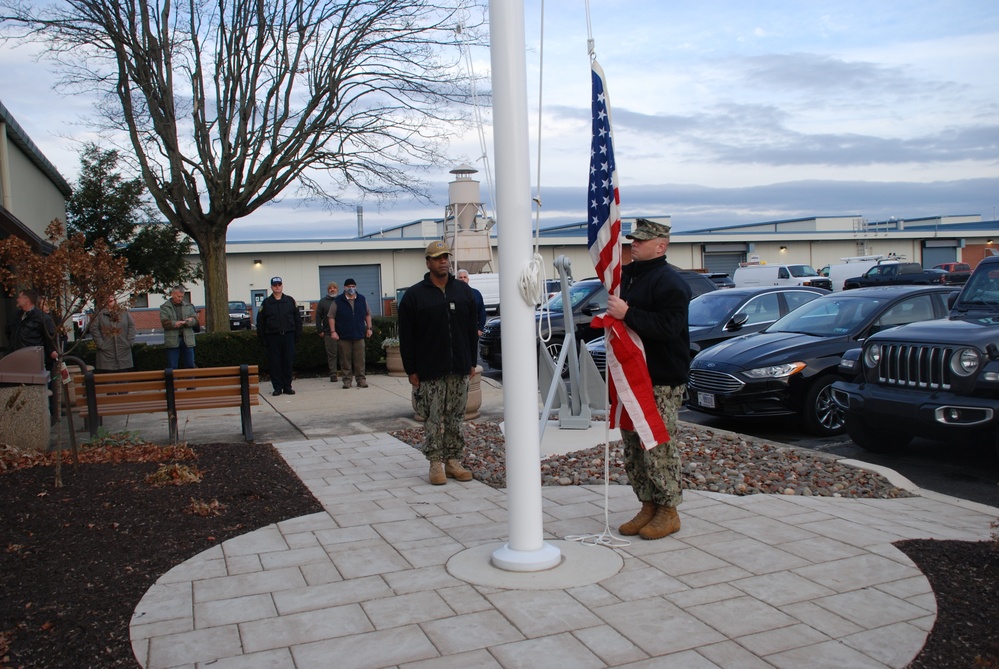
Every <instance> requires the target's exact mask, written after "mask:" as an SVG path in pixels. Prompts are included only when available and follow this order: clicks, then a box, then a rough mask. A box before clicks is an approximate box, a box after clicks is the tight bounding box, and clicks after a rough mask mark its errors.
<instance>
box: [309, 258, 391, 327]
mask: <svg viewBox="0 0 999 669" xmlns="http://www.w3.org/2000/svg"><path fill="white" fill-rule="evenodd" d="M347 279H353V280H354V281H356V282H357V291H358V292H359V293H361V295H364V299H366V300H367V301H368V309H370V310H371V315H372V316H382V315H383V314H382V273H381V265H327V266H325V267H323V266H320V267H319V290H318V294H319V295H325V294H326V284H328V283H329V282H330V281H336V284H337V285H338V286H340V292H341V293H342V292H343V282H344V281H346V280H347Z"/></svg>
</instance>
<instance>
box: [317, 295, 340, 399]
mask: <svg viewBox="0 0 999 669" xmlns="http://www.w3.org/2000/svg"><path fill="white" fill-rule="evenodd" d="M338 290H339V286H337V285H336V281H330V282H329V283H328V284H326V295H324V296H323V299H321V300H319V304H317V305H316V330H317V331H318V332H319V337H320V339H322V340H323V345H324V346H325V348H326V365H327V366H328V367H329V368H330V383H336V368H337V364H336V359H337V348H338V347H339V342H338V341H337V340H336V338H335V337H334V336H333V334H334V328H333V327H332V323H333V319H334V318H336V302H335V300H336V294H337V291H338Z"/></svg>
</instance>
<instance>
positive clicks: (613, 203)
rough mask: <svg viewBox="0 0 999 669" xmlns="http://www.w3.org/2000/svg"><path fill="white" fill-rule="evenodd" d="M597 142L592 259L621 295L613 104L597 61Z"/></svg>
mask: <svg viewBox="0 0 999 669" xmlns="http://www.w3.org/2000/svg"><path fill="white" fill-rule="evenodd" d="M592 79H593V139H592V143H591V144H590V188H589V200H590V206H589V208H588V211H589V224H588V225H587V236H588V240H589V248H590V257H591V258H593V265H594V267H596V269H597V276H599V277H600V278H601V279H602V280H603V282H604V285H605V286H607V290H608V291H609V292H610V293H612V294H614V295H618V294H619V293H620V291H621V213H620V204H621V197H620V194H619V193H618V190H617V165H616V164H615V163H614V142H613V138H612V136H611V125H610V102H609V100H608V99H607V89H606V88H605V87H604V71H603V70H602V69H601V67H600V65H599V64H598V63H597V61H596V60H594V61H593V73H592Z"/></svg>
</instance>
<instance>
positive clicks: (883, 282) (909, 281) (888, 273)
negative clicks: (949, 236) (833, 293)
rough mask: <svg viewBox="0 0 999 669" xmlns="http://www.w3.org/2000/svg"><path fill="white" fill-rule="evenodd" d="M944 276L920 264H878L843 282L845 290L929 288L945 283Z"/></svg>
mask: <svg viewBox="0 0 999 669" xmlns="http://www.w3.org/2000/svg"><path fill="white" fill-rule="evenodd" d="M943 277H944V274H943V273H941V272H938V271H935V270H925V269H923V266H922V265H920V264H919V263H918V262H891V263H878V264H877V265H875V266H874V267H872V268H870V269H869V270H867V271H866V272H864V273H863V274H861V275H860V276H854V277H852V278H849V279H847V280H846V281H844V282H843V290H853V289H855V288H867V287H872V286H907V285H917V286H928V285H932V284H938V285H939V284H941V283H943Z"/></svg>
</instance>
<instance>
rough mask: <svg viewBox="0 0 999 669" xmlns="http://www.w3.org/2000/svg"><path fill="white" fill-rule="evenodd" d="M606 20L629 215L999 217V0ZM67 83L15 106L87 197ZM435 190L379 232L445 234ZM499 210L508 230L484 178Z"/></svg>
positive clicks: (832, 4) (578, 23) (565, 115)
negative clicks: (430, 221)
mask: <svg viewBox="0 0 999 669" xmlns="http://www.w3.org/2000/svg"><path fill="white" fill-rule="evenodd" d="M545 7H546V12H547V15H546V17H545V23H544V36H545V39H544V49H543V53H544V63H543V76H542V78H541V81H542V84H543V85H542V86H541V87H540V91H539V73H540V72H541V63H540V55H541V51H542V50H541V48H540V47H541V42H540V34H541V16H540V2H538V1H537V0H528V2H527V4H526V8H525V18H526V37H527V42H528V54H527V61H528V82H527V90H528V97H529V104H530V109H529V111H528V117H529V119H530V123H531V127H532V137H531V138H530V143H531V152H532V159H531V165H532V169H534V168H535V167H536V166H537V164H538V161H537V156H536V151H537V148H538V137H537V135H538V129H537V126H538V101H539V97H540V99H541V131H540V136H541V140H540V151H541V161H540V164H541V170H540V171H541V174H540V183H541V199H542V202H543V208H542V221H543V224H546V225H547V224H556V223H565V222H574V221H580V220H582V219H583V218H584V216H585V205H586V199H585V184H586V172H587V165H588V161H589V137H588V133H589V124H590V121H589V105H590V100H589V98H590V90H589V88H590V80H589V60H588V57H587V23H586V11H585V3H584V2H583V0H546V3H545ZM590 17H591V24H592V33H593V38H594V41H595V49H596V55H597V58H598V60H599V61H600V63H601V65H602V67H603V69H604V71H605V73H606V76H607V84H608V89H609V92H610V98H611V106H612V114H613V116H612V119H613V127H614V133H615V142H616V156H617V163H618V170H619V176H620V184H621V198H622V214H623V215H625V216H638V215H647V216H656V215H667V214H668V215H671V216H672V217H673V224H674V228H675V229H678V230H689V229H696V228H702V227H708V226H719V225H730V224H736V223H746V222H757V221H768V220H777V219H785V218H795V217H802V216H814V215H819V216H823V215H859V216H863V217H866V218H868V219H870V220H881V219H885V218H888V217H891V216H895V217H899V218H908V219H911V218H916V217H922V216H935V215H947V214H981V215H982V216H983V218H984V219H994V218H995V211H996V208H997V207H999V73H997V72H999V68H997V67H996V63H999V5H997V4H996V2H995V1H994V0H952V1H948V2H942V1H940V0H936V1H920V0H908V1H907V2H896V1H894V0H875V1H874V2H871V0H865V1H862V2H861V1H854V0H836V1H818V0H816V1H809V0H804V1H802V0H797V1H791V0H769V1H767V0H760V1H758V2H753V3H746V2H743V1H741V0H731V1H729V0H718V1H709V2H702V3H662V2H650V1H649V0H592V1H591V6H590ZM474 69H475V73H476V74H479V75H485V74H488V69H489V53H488V51H487V50H485V49H483V50H481V51H480V52H477V53H475V54H474ZM48 70H49V66H48V65H46V64H45V63H44V62H42V63H35V62H34V61H33V60H32V58H31V53H30V51H29V50H28V49H24V48H21V49H13V50H12V49H11V48H9V47H0V100H2V101H3V103H4V104H5V105H6V106H7V108H8V110H9V111H10V112H11V113H12V114H13V115H14V117H15V118H16V119H17V120H18V122H20V123H21V125H22V126H23V127H24V128H25V129H26V131H27V132H28V134H29V135H30V136H31V137H32V139H33V140H34V141H35V143H36V144H37V145H38V146H39V147H40V148H41V150H42V151H43V153H45V155H46V156H47V157H48V158H49V159H50V160H51V161H52V162H53V163H54V164H55V166H56V167H57V168H58V169H59V171H60V172H61V173H62V174H63V175H64V176H65V177H66V178H67V179H68V180H69V181H70V182H72V181H74V180H75V179H76V176H77V172H78V165H79V154H78V151H79V141H80V140H92V139H94V136H93V135H92V134H91V133H90V131H89V129H88V128H87V126H86V125H85V124H81V122H80V119H84V118H85V117H86V115H87V114H88V112H89V101H88V100H87V99H85V98H82V97H65V96H62V95H60V94H59V93H57V92H56V91H54V90H52V88H51V82H52V81H54V77H53V76H52V75H51V73H50V72H49V71H48ZM484 118H485V120H486V127H485V128H484V132H485V135H486V137H487V139H488V141H487V145H486V147H485V156H486V160H491V159H492V156H493V154H494V151H493V147H492V144H491V142H492V134H491V131H490V127H489V125H488V122H489V118H490V117H489V114H488V111H487V112H486V113H485V116H484ZM452 149H453V154H454V163H455V164H458V163H462V162H471V163H473V164H476V165H479V166H481V165H482V156H483V149H482V148H481V147H480V144H479V141H478V136H477V133H470V134H469V135H468V136H466V137H456V138H455V140H454V142H453V145H452ZM480 176H482V175H480ZM430 178H431V179H433V180H434V181H435V182H436V184H435V187H434V189H433V194H434V196H435V198H436V203H435V204H433V205H429V206H428V205H425V204H422V203H416V202H411V201H408V200H402V201H398V202H395V203H393V204H392V205H390V206H382V207H381V208H380V209H379V207H378V205H377V203H374V202H364V203H361V202H358V204H363V206H364V221H365V224H364V229H365V232H374V231H377V230H378V229H380V228H387V227H391V226H394V225H397V224H400V223H404V222H408V221H411V220H415V219H418V218H427V217H440V216H442V215H443V207H444V205H445V203H446V198H447V182H448V181H449V180H450V178H451V176H450V175H449V174H447V171H446V170H442V171H441V173H440V174H439V175H436V176H434V175H431V176H430ZM537 182H538V175H536V174H532V176H531V183H532V184H535V183H537ZM483 198H484V199H485V200H486V201H487V206H488V208H489V213H494V211H493V210H492V208H491V205H489V203H490V202H491V198H490V197H489V195H488V193H487V188H486V182H485V179H483ZM277 223H279V224H280V225H276V224H277ZM500 225H502V221H501V222H500ZM356 232H357V220H356V215H355V212H354V211H353V210H352V209H351V210H348V211H338V212H332V213H331V212H328V211H325V210H324V209H322V208H321V207H318V206H314V205H312V206H310V205H308V204H303V203H302V202H301V201H300V200H298V199H297V198H296V194H295V193H294V192H288V193H286V194H285V197H284V198H283V199H282V201H280V202H278V203H275V204H273V205H271V206H269V207H267V208H265V209H263V210H261V211H259V212H257V213H256V214H254V215H253V216H252V217H251V218H250V219H248V220H244V221H237V222H235V223H233V225H232V226H231V227H230V239H265V238H273V239H285V238H296V237H298V238H301V237H340V236H353V235H354V234H356Z"/></svg>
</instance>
